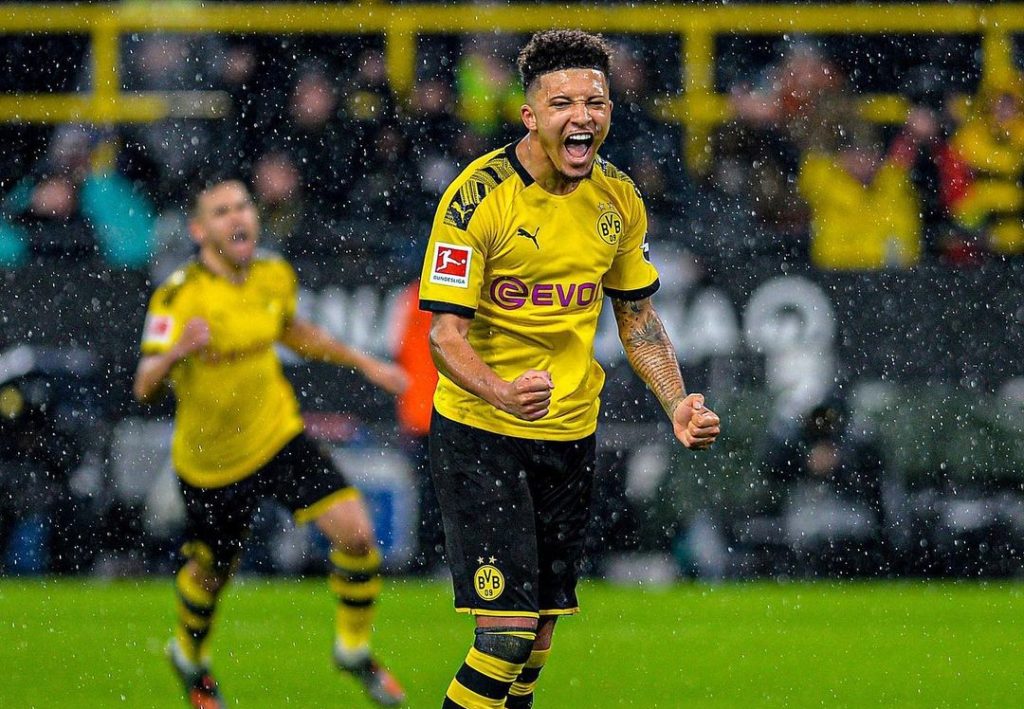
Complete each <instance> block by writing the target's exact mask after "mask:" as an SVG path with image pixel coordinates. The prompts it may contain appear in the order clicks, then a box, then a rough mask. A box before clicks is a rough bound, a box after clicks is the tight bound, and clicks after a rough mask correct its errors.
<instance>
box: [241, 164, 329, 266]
mask: <svg viewBox="0 0 1024 709" xmlns="http://www.w3.org/2000/svg"><path fill="white" fill-rule="evenodd" d="M252 183H253V197H254V199H255V201H256V208H257V209H258V210H259V213H260V220H261V221H262V224H263V233H262V242H263V245H264V246H265V247H266V248H268V249H271V250H274V251H280V252H282V253H287V254H289V255H293V256H296V255H300V254H301V253H302V251H303V249H304V248H306V247H308V246H309V244H308V241H309V239H310V238H311V237H312V238H315V237H314V236H313V235H311V234H309V233H308V230H307V228H306V227H307V224H306V213H307V206H306V203H305V198H304V195H303V192H302V185H301V178H300V176H299V169H298V167H297V166H296V165H295V161H294V160H292V157H291V155H289V154H288V153H286V152H284V151H272V152H269V153H266V154H265V155H263V156H262V157H260V158H259V159H258V160H257V161H256V164H255V165H254V166H253V179H252Z"/></svg>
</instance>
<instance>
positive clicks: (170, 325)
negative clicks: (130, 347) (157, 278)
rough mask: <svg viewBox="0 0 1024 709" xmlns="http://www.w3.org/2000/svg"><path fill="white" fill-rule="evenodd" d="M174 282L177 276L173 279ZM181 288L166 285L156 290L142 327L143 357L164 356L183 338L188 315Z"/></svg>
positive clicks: (172, 284)
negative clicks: (182, 333) (182, 331)
mask: <svg viewBox="0 0 1024 709" xmlns="http://www.w3.org/2000/svg"><path fill="white" fill-rule="evenodd" d="M171 278H172V280H173V279H174V278H175V276H172V277H171ZM183 303H184V299H183V298H182V297H181V293H180V290H179V286H178V285H176V284H174V283H173V282H172V283H165V284H164V285H162V286H160V287H159V288H157V289H156V292H155V293H153V297H152V298H150V300H149V309H148V310H146V322H145V324H144V325H143V326H142V343H141V345H140V349H141V351H142V354H143V355H157V354H163V353H164V352H167V351H168V350H169V349H171V346H172V345H173V344H174V343H175V342H177V341H178V338H179V337H181V330H182V328H183V327H184V325H185V320H186V319H187V317H188V315H187V313H186V312H185V308H184V306H183Z"/></svg>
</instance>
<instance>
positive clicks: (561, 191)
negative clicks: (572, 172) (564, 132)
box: [516, 134, 580, 195]
mask: <svg viewBox="0 0 1024 709" xmlns="http://www.w3.org/2000/svg"><path fill="white" fill-rule="evenodd" d="M516 157H517V158H519V162H521V163H522V164H523V167H524V168H526V171H527V172H528V173H530V177H532V178H533V181H534V182H536V183H537V185H538V186H539V187H540V188H541V189H542V190H544V191H545V192H550V193H551V194H556V195H566V194H569V193H570V192H572V191H573V190H575V189H576V188H577V187H579V184H580V180H570V179H567V178H566V177H565V175H563V174H562V173H560V172H559V171H558V170H557V169H556V168H555V165H554V163H553V162H551V158H549V157H548V154H547V153H546V152H544V147H543V146H542V145H541V144H540V141H539V140H535V139H534V138H533V136H532V135H529V134H527V136H526V137H525V138H523V139H522V140H520V141H519V142H518V143H517V144H516Z"/></svg>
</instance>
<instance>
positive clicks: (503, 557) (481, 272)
mask: <svg viewBox="0 0 1024 709" xmlns="http://www.w3.org/2000/svg"><path fill="white" fill-rule="evenodd" d="M609 60H610V52H609V50H608V47H607V45H606V44H605V42H604V40H603V39H601V38H600V37H597V36H594V35H590V34H586V33H584V32H579V31H565V30H558V31H550V32H541V33H538V34H536V35H534V36H533V38H532V39H531V40H530V42H529V43H528V44H527V46H526V47H525V48H524V49H523V50H522V52H521V53H520V56H519V70H520V73H521V76H522V80H523V87H524V89H525V91H526V104H525V105H523V106H522V109H521V115H522V119H523V123H524V124H525V126H526V129H527V131H528V134H527V135H526V137H524V138H523V139H522V140H520V141H519V142H518V143H514V144H511V145H508V146H506V147H505V148H502V149H500V150H496V151H494V152H491V153H489V154H487V155H484V156H483V157H481V158H479V159H478V160H476V161H474V162H473V163H472V164H470V166H469V167H468V168H467V169H466V170H465V171H464V172H463V173H462V175H461V176H460V177H459V178H458V179H457V180H456V181H455V182H454V183H453V184H452V185H451V186H450V187H449V188H448V191H447V192H446V193H445V195H444V196H443V197H442V200H441V204H440V206H439V208H438V210H437V215H436V217H435V219H434V225H433V230H432V233H431V238H430V243H429V245H428V247H427V254H426V260H425V263H424V267H423V272H422V277H421V287H420V299H421V307H423V308H424V309H426V310H430V311H432V312H433V323H432V327H431V333H430V340H431V346H432V349H433V354H434V359H435V361H436V363H437V366H438V369H439V371H440V373H441V378H440V381H439V383H438V387H437V392H436V394H435V397H434V407H435V413H434V417H433V421H432V423H431V430H430V446H431V465H432V468H433V475H434V481H435V485H436V487H437V493H438V499H439V502H440V505H441V513H442V516H443V519H444V526H445V535H446V545H447V554H448V563H449V565H450V567H451V570H452V576H453V582H454V587H455V605H456V609H457V610H460V611H463V612H468V613H470V614H472V615H474V616H475V617H476V640H475V642H474V643H473V647H472V648H471V649H470V651H469V655H468V656H467V658H466V661H465V663H464V664H463V665H462V667H461V668H460V669H459V671H458V673H457V674H456V676H455V678H454V679H453V680H452V682H451V684H450V685H449V687H448V691H447V694H446V698H445V700H444V706H445V707H465V708H467V709H472V708H477V707H481V708H483V707H510V708H513V707H519V708H521V707H530V706H532V705H533V690H534V686H535V684H536V682H537V679H538V675H539V674H540V671H541V668H542V667H543V665H544V663H545V661H546V659H547V656H548V654H549V652H550V647H551V637H552V632H553V630H554V625H555V621H556V619H557V618H558V617H559V616H561V615H569V614H573V613H576V612H577V611H578V604H577V599H576V581H577V567H578V564H579V562H580V557H581V554H582V548H583V535H584V527H585V526H586V523H587V518H588V506H589V502H590V495H591V488H592V482H593V478H594V459H595V435H594V431H595V429H596V427H597V417H598V409H599V395H600V392H601V388H602V385H603V383H604V372H603V371H602V369H601V367H600V365H598V363H597V361H596V360H595V359H594V335H595V332H596V328H597V320H598V316H599V315H600V312H601V307H602V304H603V296H604V295H609V296H611V298H612V305H613V308H614V311H615V318H616V321H617V323H618V328H619V336H620V338H621V340H622V343H623V346H624V348H625V351H626V354H627V356H628V358H629V361H630V363H631V364H632V366H633V368H634V369H635V370H636V372H637V373H638V374H639V375H640V377H641V378H642V379H643V380H644V381H645V382H646V383H647V385H648V386H649V387H650V388H651V390H652V391H653V392H654V393H655V394H656V395H657V397H658V400H659V401H660V402H661V404H662V406H663V407H664V409H665V411H666V413H667V415H668V417H669V419H670V420H671V422H672V425H673V429H674V432H675V435H676V436H677V437H678V438H679V440H680V441H681V442H682V443H683V444H684V445H685V446H686V447H687V448H694V449H701V448H707V447H708V446H710V445H711V444H712V443H713V442H714V441H715V438H716V437H717V435H718V432H719V420H718V416H716V415H715V414H714V413H713V412H712V411H711V410H709V409H708V408H707V407H706V406H705V405H704V400H703V397H702V396H701V395H700V394H691V395H689V396H687V394H686V391H685V389H684V387H683V379H682V375H681V374H680V371H679V364H678V360H677V359H676V354H675V350H674V348H673V346H672V343H671V342H670V341H669V339H668V336H667V335H666V333H665V328H664V327H663V325H662V322H661V320H660V318H659V317H658V315H657V313H655V311H654V308H653V306H652V305H651V300H650V297H651V295H652V294H653V293H654V292H655V291H656V290H657V289H658V273H657V271H656V270H655V268H654V266H653V265H651V263H650V261H649V260H648V253H647V245H646V235H647V216H646V211H645V208H644V204H643V202H642V200H641V199H640V196H639V192H638V190H637V189H636V187H635V185H634V184H633V182H632V181H631V180H630V179H629V178H628V177H627V176H626V175H625V174H623V173H622V172H620V171H619V170H618V169H616V168H615V167H614V166H612V165H611V164H609V163H608V162H606V161H605V160H603V159H601V158H599V157H598V156H597V150H598V148H599V147H600V146H601V143H602V142H603V141H604V139H605V137H606V136H607V133H608V128H609V125H610V119H611V110H612V102H611V99H610V97H609V90H608V66H609Z"/></svg>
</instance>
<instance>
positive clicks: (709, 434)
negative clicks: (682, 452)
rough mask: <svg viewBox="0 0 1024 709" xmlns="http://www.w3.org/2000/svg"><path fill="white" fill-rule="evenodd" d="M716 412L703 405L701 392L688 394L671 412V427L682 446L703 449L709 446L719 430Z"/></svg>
mask: <svg viewBox="0 0 1024 709" xmlns="http://www.w3.org/2000/svg"><path fill="white" fill-rule="evenodd" d="M720 423H721V422H720V421H719V419H718V414H716V413H715V412H714V411H712V410H711V409H709V408H708V407H706V406H705V405H704V395H703V394H690V395H689V396H688V397H686V398H685V399H683V400H682V401H680V402H679V404H678V405H677V406H676V408H675V411H673V412H672V429H673V430H674V431H675V434H676V438H678V439H679V440H680V441H681V442H682V444H683V445H684V446H686V447H687V448H689V449H690V450H703V449H705V448H708V447H710V446H711V444H712V443H714V442H715V439H716V438H718V434H719V432H720V430H721V429H720V428H719V426H720Z"/></svg>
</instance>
